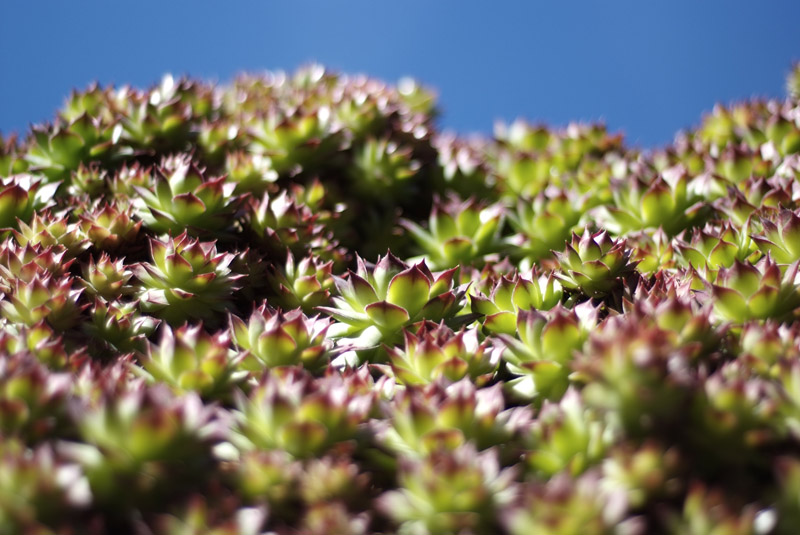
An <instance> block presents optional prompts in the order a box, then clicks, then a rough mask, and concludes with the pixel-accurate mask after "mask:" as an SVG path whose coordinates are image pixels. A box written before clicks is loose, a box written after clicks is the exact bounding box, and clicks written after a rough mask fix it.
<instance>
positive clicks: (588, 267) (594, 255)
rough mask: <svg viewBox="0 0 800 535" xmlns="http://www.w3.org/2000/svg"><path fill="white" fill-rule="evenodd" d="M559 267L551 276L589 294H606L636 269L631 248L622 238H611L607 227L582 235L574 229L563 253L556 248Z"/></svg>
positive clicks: (564, 285)
mask: <svg viewBox="0 0 800 535" xmlns="http://www.w3.org/2000/svg"><path fill="white" fill-rule="evenodd" d="M556 258H557V259H558V263H559V264H560V267H561V271H556V272H554V276H555V277H556V278H557V279H558V280H559V281H560V282H561V285H562V286H563V287H565V288H569V289H574V290H580V291H582V292H584V293H585V294H586V295H588V296H589V297H605V296H607V295H608V294H610V293H612V292H613V291H615V290H616V289H618V288H619V287H620V286H621V284H622V279H623V277H626V276H628V275H630V274H632V273H634V272H635V268H636V264H635V263H633V262H631V261H630V258H631V251H630V250H629V249H627V248H626V243H625V240H614V239H612V238H611V237H610V236H609V235H608V233H607V232H606V231H602V230H601V231H598V232H594V233H592V232H589V229H588V228H587V229H586V230H584V232H583V235H582V236H580V237H579V236H578V235H577V234H575V233H574V232H573V234H572V241H571V242H570V243H567V247H566V250H565V251H564V252H563V253H560V252H556Z"/></svg>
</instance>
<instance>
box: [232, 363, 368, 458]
mask: <svg viewBox="0 0 800 535" xmlns="http://www.w3.org/2000/svg"><path fill="white" fill-rule="evenodd" d="M374 400H375V391H374V388H373V384H372V380H371V379H370V377H369V373H368V370H367V368H364V367H362V368H361V369H360V370H348V371H345V372H343V373H341V374H340V373H336V372H332V373H329V374H327V375H326V376H325V377H324V378H323V379H321V380H317V381H313V382H312V381H311V376H310V375H308V374H307V373H306V372H304V371H303V369H302V368H298V367H286V368H283V369H279V370H277V371H276V370H270V371H266V372H264V375H263V376H262V377H261V379H260V380H259V382H258V385H257V386H255V388H253V389H252V391H251V392H250V395H249V396H247V397H245V396H239V397H238V399H237V402H236V405H237V408H238V410H237V411H236V412H235V413H234V417H235V420H236V425H235V428H234V434H233V436H232V437H231V440H232V441H233V442H234V444H235V445H236V446H237V447H238V448H239V449H240V450H242V451H251V450H284V451H286V452H288V453H289V454H291V455H292V456H293V457H296V458H307V457H312V456H315V455H318V454H320V453H321V452H323V451H325V450H326V449H328V448H330V447H332V446H334V445H335V444H337V443H341V442H345V441H349V440H353V439H355V438H356V435H357V432H358V431H359V428H360V426H362V424H365V423H366V422H367V418H368V417H369V415H370V413H371V412H372V409H373V403H374Z"/></svg>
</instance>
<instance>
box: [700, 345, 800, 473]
mask: <svg viewBox="0 0 800 535" xmlns="http://www.w3.org/2000/svg"><path fill="white" fill-rule="evenodd" d="M790 375H791V374H787V377H788V376H790ZM782 409H783V410H791V409H789V407H787V406H786V404H785V401H784V393H783V392H782V391H781V389H780V387H779V386H778V385H777V384H776V383H775V382H774V381H772V380H769V379H765V378H763V377H759V376H758V373H757V372H756V371H754V370H753V369H752V368H751V367H750V365H749V364H748V363H746V362H745V361H739V360H735V361H731V362H728V363H725V364H724V365H723V366H721V367H720V368H719V369H718V370H716V371H715V372H714V373H712V374H710V375H709V376H708V378H706V379H705V381H704V383H703V386H702V392H700V393H697V395H696V399H695V401H694V404H693V407H692V418H690V421H689V422H688V423H689V425H688V426H687V427H686V431H687V433H688V434H689V440H690V441H691V448H692V452H693V454H695V455H697V456H698V457H700V458H702V459H703V460H702V461H698V462H699V463H701V464H702V466H701V467H698V468H697V469H696V470H697V471H698V472H701V473H705V474H707V475H708V476H709V477H712V478H713V477H733V474H737V476H738V477H739V480H740V481H741V478H742V477H747V476H742V475H741V473H740V471H744V472H745V473H747V474H748V475H750V477H755V474H756V473H757V472H758V471H760V470H762V467H761V461H760V459H759V455H758V452H759V451H761V450H763V449H764V448H769V447H774V446H775V445H776V444H779V443H781V442H782V440H783V438H784V437H785V435H786V432H787V429H786V421H785V420H784V419H782V418H780V417H779V414H780V413H781V410H782ZM719 444H725V448H724V449H723V448H719ZM734 467H738V468H737V469H736V470H735V469H734Z"/></svg>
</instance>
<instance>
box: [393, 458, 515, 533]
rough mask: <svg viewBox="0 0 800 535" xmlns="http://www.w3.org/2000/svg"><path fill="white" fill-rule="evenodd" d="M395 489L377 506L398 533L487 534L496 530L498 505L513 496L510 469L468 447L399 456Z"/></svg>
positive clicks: (512, 480)
mask: <svg viewBox="0 0 800 535" xmlns="http://www.w3.org/2000/svg"><path fill="white" fill-rule="evenodd" d="M398 476H399V484H400V487H399V489H398V490H394V491H390V492H387V493H386V494H384V495H382V496H381V497H380V498H379V503H378V506H379V507H380V508H381V509H382V510H383V511H385V512H386V514H388V515H389V516H390V517H391V518H392V519H393V520H394V521H395V522H396V523H397V524H398V525H399V529H400V532H401V533H441V534H442V535H457V534H459V533H490V532H496V531H497V530H498V529H499V526H498V524H499V517H500V514H499V513H500V508H501V507H502V506H503V505H505V504H507V503H508V502H510V501H511V500H512V499H513V495H514V485H513V482H514V476H515V473H514V470H513V469H502V468H501V467H500V465H499V463H498V460H497V455H496V452H494V451H492V450H489V451H485V452H481V453H478V452H476V451H475V449H474V448H472V447H470V446H462V447H461V448H458V449H456V450H454V451H436V452H432V453H430V454H428V455H427V456H425V457H423V458H422V459H404V460H403V461H402V462H401V466H400V469H399V474H398Z"/></svg>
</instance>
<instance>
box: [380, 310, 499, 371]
mask: <svg viewBox="0 0 800 535" xmlns="http://www.w3.org/2000/svg"><path fill="white" fill-rule="evenodd" d="M404 336H405V344H404V347H403V348H402V349H400V348H397V347H392V348H387V353H388V355H389V366H390V369H391V374H392V376H393V377H395V378H396V379H397V381H398V382H399V383H402V384H405V385H426V384H430V383H433V382H435V381H439V380H442V379H446V380H448V381H452V382H456V381H459V380H461V379H463V378H464V377H469V378H470V379H471V380H472V381H474V382H475V383H477V384H484V383H486V382H488V381H489V380H491V378H492V376H493V374H494V372H495V371H496V370H497V366H498V364H499V353H498V352H497V351H496V350H495V349H494V348H492V347H491V346H490V345H489V341H488V340H485V341H483V342H480V341H479V336H478V331H477V330H476V329H469V330H464V329H462V330H460V331H458V332H457V333H454V332H453V331H452V330H450V329H448V328H447V327H446V326H445V325H443V324H439V325H436V324H433V323H430V322H426V323H423V325H422V327H421V328H420V329H419V331H417V332H416V333H412V332H409V331H408V330H406V331H405V333H404Z"/></svg>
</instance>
